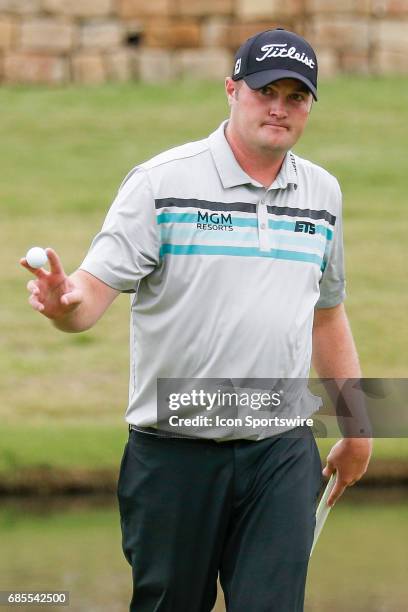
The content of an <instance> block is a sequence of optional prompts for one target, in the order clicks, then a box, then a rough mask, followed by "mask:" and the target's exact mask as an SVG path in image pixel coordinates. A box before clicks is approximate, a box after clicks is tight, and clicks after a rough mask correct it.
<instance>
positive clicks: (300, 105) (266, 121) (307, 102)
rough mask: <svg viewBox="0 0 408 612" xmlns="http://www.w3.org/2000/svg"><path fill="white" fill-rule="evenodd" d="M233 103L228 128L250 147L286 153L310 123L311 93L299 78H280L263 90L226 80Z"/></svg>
mask: <svg viewBox="0 0 408 612" xmlns="http://www.w3.org/2000/svg"><path fill="white" fill-rule="evenodd" d="M226 91H227V94H228V100H229V103H230V106H231V117H230V122H229V126H228V129H229V130H230V133H231V134H232V135H235V137H237V138H239V140H240V141H241V142H242V143H243V144H245V145H246V146H247V147H248V148H251V149H254V150H259V151H260V152H261V151H263V152H265V153H268V152H269V153H272V152H273V153H274V154H277V153H278V154H285V153H286V152H287V151H288V150H289V149H291V148H292V147H293V145H294V144H295V143H296V142H297V141H298V139H299V138H300V136H301V135H302V132H303V130H304V128H305V125H306V123H307V119H308V117H309V112H310V108H311V105H312V94H311V93H310V92H309V91H308V90H307V89H306V88H305V86H304V85H303V83H301V82H300V81H298V80H296V79H281V80H279V81H275V82H273V83H270V84H269V85H267V86H266V87H263V88H262V89H256V90H254V89H251V88H250V87H248V85H247V84H246V83H245V81H243V80H241V81H233V80H232V79H230V78H228V79H227V80H226Z"/></svg>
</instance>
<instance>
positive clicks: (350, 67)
mask: <svg viewBox="0 0 408 612" xmlns="http://www.w3.org/2000/svg"><path fill="white" fill-rule="evenodd" d="M275 26H283V27H286V28H288V29H293V30H294V31H296V32H298V33H299V34H302V35H304V36H305V37H306V38H307V39H308V40H309V41H310V42H311V43H312V44H313V45H314V46H315V48H316V51H317V55H318V59H319V65H320V74H321V75H323V76H332V75H334V74H336V73H338V72H352V73H361V74H385V73H399V74H408V61H407V54H408V0H0V82H2V83H56V84H59V83H66V82H69V81H74V82H78V83H102V82H104V81H107V80H114V81H126V80H129V79H139V80H142V81H153V82H158V81H165V80H170V79H172V78H177V77H194V78H202V79H204V78H205V79H222V78H223V77H224V76H225V75H226V74H229V73H230V72H231V69H232V58H233V53H234V51H235V50H236V48H237V47H238V46H239V44H240V43H241V42H242V41H244V40H245V39H246V38H247V37H249V36H250V35H252V34H253V33H255V32H257V31H260V30H263V29H267V28H273V27H275Z"/></svg>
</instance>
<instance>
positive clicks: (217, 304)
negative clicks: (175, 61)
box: [80, 122, 345, 439]
mask: <svg viewBox="0 0 408 612" xmlns="http://www.w3.org/2000/svg"><path fill="white" fill-rule="evenodd" d="M226 124H227V122H224V123H222V124H221V126H220V127H219V128H218V129H217V130H216V131H215V132H214V133H212V134H211V135H210V136H209V137H208V138H205V139H203V140H200V141H197V142H192V143H188V144H185V145H182V146H179V147H176V148H173V149H171V150H169V151H166V152H164V153H161V154H160V155H158V156H156V157H154V158H153V159H151V160H149V161H147V162H145V163H142V164H140V165H139V166H137V167H136V168H134V169H133V170H132V171H131V172H130V173H129V174H128V175H127V177H126V178H125V180H124V181H123V183H122V185H121V187H120V189H119V191H118V194H117V197H116V199H115V200H114V202H113V204H112V206H111V208H110V210H109V212H108V214H107V216H106V219H105V222H104V224H103V227H102V229H101V231H100V232H99V233H98V234H97V236H96V237H95V238H94V240H93V242H92V245H91V247H90V249H89V252H88V254H87V256H86V257H85V259H84V261H83V263H82V265H81V266H80V267H81V269H83V270H86V271H87V272H89V273H91V274H92V275H94V276H95V277H97V278H99V279H100V280H102V281H103V282H105V283H106V284H108V285H110V286H111V287H113V288H114V289H117V290H119V291H121V292H128V293H131V331H130V337H131V350H130V359H131V366H130V385H129V404H128V409H127V412H126V421H127V422H128V423H129V424H132V425H135V426H137V427H153V428H154V427H159V426H160V424H159V425H158V423H157V390H156V386H157V380H158V379H162V378H196V379H200V378H223V379H224V378H227V379H252V378H291V379H293V378H296V379H302V378H304V379H307V378H308V376H309V370H310V362H311V352H312V326H313V314H314V309H315V308H316V307H317V308H329V307H333V306H335V305H337V304H339V303H340V302H342V301H343V299H344V295H345V293H344V286H345V282H344V271H343V243H342V224H341V192H340V188H339V185H338V182H337V180H336V179H335V178H334V177H333V176H332V175H330V174H329V173H328V172H326V171H325V170H324V169H322V168H321V167H319V166H317V165H315V164H313V163H311V162H310V161H306V160H304V159H302V158H300V157H298V156H297V155H295V154H294V153H292V152H291V151H290V152H288V153H287V154H286V157H285V159H284V161H283V164H282V167H281V169H280V172H279V174H278V175H277V177H276V179H275V180H274V182H273V183H272V184H271V185H270V187H268V188H265V187H264V186H263V185H261V184H260V183H258V182H257V181H256V180H254V179H252V178H251V177H250V176H248V175H247V174H246V173H245V172H244V170H243V169H242V168H241V167H240V165H239V164H238V162H237V161H236V159H235V156H234V154H233V152H232V150H231V148H230V146H229V144H228V142H227V140H226V138H225V127H226ZM299 402H300V400H299ZM300 404H301V402H300ZM300 404H299V405H298V406H294V407H293V412H294V414H297V415H299V414H301V416H304V417H305V416H310V414H311V413H312V412H313V411H314V410H315V409H316V404H313V402H312V404H313V407H311V404H310V403H307V402H306V404H307V405H306V407H305V406H303V407H302V406H301V405H300ZM197 435H198V437H200V434H197ZM211 435H212V436H213V437H214V438H215V439H217V438H222V434H219V433H217V431H215V432H213V433H212V434H211ZM205 437H208V433H206V434H205Z"/></svg>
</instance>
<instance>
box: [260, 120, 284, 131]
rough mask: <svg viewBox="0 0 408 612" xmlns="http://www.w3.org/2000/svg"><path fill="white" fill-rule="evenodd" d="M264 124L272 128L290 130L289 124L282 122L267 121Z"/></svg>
mask: <svg viewBox="0 0 408 612" xmlns="http://www.w3.org/2000/svg"><path fill="white" fill-rule="evenodd" d="M263 125H265V126H267V127H270V128H274V129H278V130H288V129H289V128H288V126H286V125H282V124H280V123H270V122H265V123H264V124H263Z"/></svg>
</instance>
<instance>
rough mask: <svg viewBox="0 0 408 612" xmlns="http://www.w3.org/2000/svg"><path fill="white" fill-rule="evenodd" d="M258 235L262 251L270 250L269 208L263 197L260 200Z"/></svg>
mask: <svg viewBox="0 0 408 612" xmlns="http://www.w3.org/2000/svg"><path fill="white" fill-rule="evenodd" d="M258 236H259V249H260V251H269V250H270V248H271V247H270V244H269V231H268V210H267V205H266V202H265V200H263V199H262V200H259V202H258Z"/></svg>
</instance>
